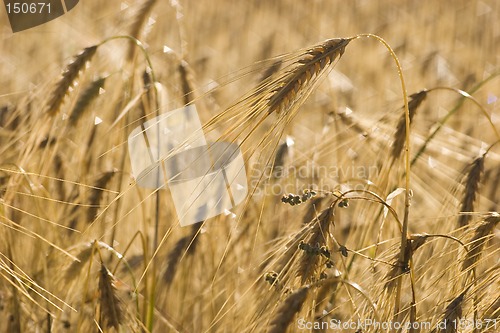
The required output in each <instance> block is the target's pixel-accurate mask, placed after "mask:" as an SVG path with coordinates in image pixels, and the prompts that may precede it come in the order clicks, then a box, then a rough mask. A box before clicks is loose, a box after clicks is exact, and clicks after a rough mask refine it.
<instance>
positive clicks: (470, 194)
mask: <svg viewBox="0 0 500 333" xmlns="http://www.w3.org/2000/svg"><path fill="white" fill-rule="evenodd" d="M484 159H485V155H482V156H480V157H477V158H476V159H474V161H473V162H472V164H471V165H470V166H469V172H468V173H467V177H466V178H465V191H464V196H463V198H462V204H461V207H460V211H462V212H465V213H469V212H473V211H474V202H475V201H476V193H477V191H478V189H479V183H480V181H481V176H482V174H483V171H484ZM471 217H472V215H469V214H462V215H460V216H459V217H458V226H459V227H464V226H466V225H467V224H469V221H470V219H471Z"/></svg>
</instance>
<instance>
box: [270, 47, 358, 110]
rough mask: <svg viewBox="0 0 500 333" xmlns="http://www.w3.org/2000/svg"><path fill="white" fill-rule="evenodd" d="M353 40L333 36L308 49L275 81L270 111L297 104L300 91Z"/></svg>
mask: <svg viewBox="0 0 500 333" xmlns="http://www.w3.org/2000/svg"><path fill="white" fill-rule="evenodd" d="M351 40H352V39H345V38H333V39H329V40H327V41H325V42H323V43H322V44H320V45H317V46H315V47H313V48H311V49H309V50H307V51H306V53H305V55H304V56H303V57H302V58H300V59H299V60H298V61H297V62H296V63H295V67H294V68H293V69H291V70H289V71H287V72H286V73H285V74H284V75H282V76H281V77H279V78H278V79H276V80H275V81H274V83H273V84H275V85H276V88H274V89H273V92H272V95H271V96H270V98H269V101H268V103H267V105H268V106H269V113H273V112H275V111H276V112H277V113H280V112H282V111H283V110H285V109H288V108H290V107H291V106H292V105H293V104H295V102H297V101H298V100H299V99H300V97H299V96H300V91H301V90H307V89H305V88H306V86H307V85H308V84H309V83H310V82H311V81H312V79H313V78H315V77H318V76H319V75H320V74H321V73H322V72H323V70H324V69H325V68H326V67H327V66H328V65H330V64H332V63H333V62H334V61H335V59H337V58H340V57H341V56H342V55H343V54H344V51H345V47H346V46H347V44H349V42H350V41H351ZM298 97H299V98H298Z"/></svg>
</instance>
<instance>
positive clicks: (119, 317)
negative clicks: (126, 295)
mask: <svg viewBox="0 0 500 333" xmlns="http://www.w3.org/2000/svg"><path fill="white" fill-rule="evenodd" d="M114 281H115V278H114V277H113V275H112V274H111V272H109V271H108V269H107V268H106V266H104V264H103V263H101V269H100V271H99V303H100V320H101V322H103V323H104V325H105V327H106V328H110V327H114V328H115V329H116V330H118V329H119V326H120V324H121V323H122V321H123V311H122V307H121V302H120V300H119V298H118V296H117V295H116V288H115V286H114Z"/></svg>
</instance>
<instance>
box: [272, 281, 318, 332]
mask: <svg viewBox="0 0 500 333" xmlns="http://www.w3.org/2000/svg"><path fill="white" fill-rule="evenodd" d="M308 291H309V287H303V288H300V289H299V290H297V291H295V292H293V293H292V294H290V295H289V296H288V297H287V298H286V299H285V301H284V302H283V304H281V306H280V307H279V308H278V310H277V312H276V315H275V316H274V318H273V320H272V321H271V323H270V329H269V330H268V333H283V332H286V330H287V328H288V326H290V324H291V323H292V320H293V317H295V315H296V314H297V313H298V312H299V311H300V309H301V308H302V305H303V304H304V302H305V300H306V298H307V293H308Z"/></svg>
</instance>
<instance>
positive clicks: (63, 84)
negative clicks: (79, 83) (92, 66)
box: [46, 45, 98, 116]
mask: <svg viewBox="0 0 500 333" xmlns="http://www.w3.org/2000/svg"><path fill="white" fill-rule="evenodd" d="M97 47H98V45H94V46H90V47H87V48H85V49H84V50H83V51H82V52H81V53H80V54H78V55H77V56H76V57H75V59H74V60H73V62H71V63H70V64H69V65H68V66H67V67H66V69H65V70H64V72H63V74H62V78H61V79H60V80H59V82H58V83H57V85H56V88H55V89H54V91H53V92H52V94H51V97H50V99H49V101H48V103H47V105H46V112H47V113H48V114H49V115H51V116H53V115H55V114H56V113H58V112H59V110H60V108H61V105H62V103H63V101H64V97H66V95H67V94H68V92H69V89H70V88H71V86H73V85H74V83H75V81H76V79H78V76H79V75H80V72H81V71H82V70H84V69H85V65H86V64H87V62H89V61H90V60H91V59H92V57H93V56H94V54H95V53H96V51H97Z"/></svg>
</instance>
